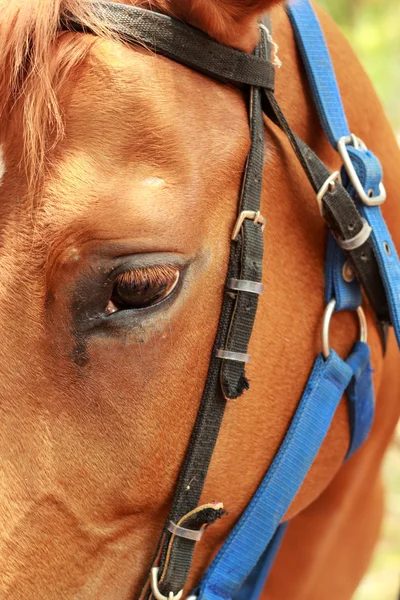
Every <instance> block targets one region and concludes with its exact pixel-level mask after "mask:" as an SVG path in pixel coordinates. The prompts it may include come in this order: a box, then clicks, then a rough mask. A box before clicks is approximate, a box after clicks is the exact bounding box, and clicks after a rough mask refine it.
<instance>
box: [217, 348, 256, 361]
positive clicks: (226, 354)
mask: <svg viewBox="0 0 400 600" xmlns="http://www.w3.org/2000/svg"><path fill="white" fill-rule="evenodd" d="M215 356H217V357H218V358H223V359H224V360H233V361H236V362H242V363H249V362H250V354H242V353H241V352H230V351H229V350H217V351H216V353H215Z"/></svg>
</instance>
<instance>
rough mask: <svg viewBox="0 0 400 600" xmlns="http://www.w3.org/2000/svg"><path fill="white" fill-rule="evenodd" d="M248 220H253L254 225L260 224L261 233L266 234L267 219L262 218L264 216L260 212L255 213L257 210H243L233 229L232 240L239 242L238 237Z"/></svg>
mask: <svg viewBox="0 0 400 600" xmlns="http://www.w3.org/2000/svg"><path fill="white" fill-rule="evenodd" d="M246 219H251V220H252V221H254V223H259V224H260V225H261V231H262V232H263V233H264V231H265V227H266V224H267V219H266V218H265V217H263V216H262V214H261V213H260V211H259V210H257V211H255V210H243V211H242V212H241V213H240V215H239V218H238V220H237V221H236V225H235V227H234V229H233V233H232V240H233V241H235V240H237V237H238V235H239V233H240V230H241V229H242V225H243V223H244V222H245V220H246Z"/></svg>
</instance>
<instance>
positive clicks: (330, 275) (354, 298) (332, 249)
mask: <svg viewBox="0 0 400 600" xmlns="http://www.w3.org/2000/svg"><path fill="white" fill-rule="evenodd" d="M351 276H352V271H351V269H349V264H348V262H347V258H346V255H345V254H344V252H343V251H342V250H341V249H340V248H339V246H338V244H337V243H336V241H335V239H334V237H333V236H332V235H331V234H330V235H329V236H328V244H327V251H326V259H325V303H326V304H329V302H330V301H331V300H332V299H335V300H336V308H335V310H336V311H341V310H357V308H358V307H359V306H361V301H362V296H361V288H360V285H359V283H358V281H357V279H356V277H355V275H353V278H352V279H351ZM345 277H347V278H348V280H347V281H346V279H345Z"/></svg>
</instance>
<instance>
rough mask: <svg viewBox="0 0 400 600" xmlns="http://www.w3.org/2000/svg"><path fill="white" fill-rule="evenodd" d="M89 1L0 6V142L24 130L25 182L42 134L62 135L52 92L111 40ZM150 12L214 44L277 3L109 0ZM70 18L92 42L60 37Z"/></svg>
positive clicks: (39, 162)
mask: <svg viewBox="0 0 400 600" xmlns="http://www.w3.org/2000/svg"><path fill="white" fill-rule="evenodd" d="M95 1H96V0H23V1H22V2H18V1H17V0H0V119H1V123H2V132H1V134H0V135H1V138H0V142H4V141H7V136H9V137H13V133H12V132H13V131H15V127H18V128H19V129H20V130H21V131H22V132H23V151H22V152H21V163H23V165H24V167H25V171H26V173H27V175H28V179H29V181H30V183H33V180H34V179H35V178H37V177H38V176H39V174H41V173H42V172H43V167H44V164H45V156H46V152H47V150H48V140H49V134H50V132H51V134H52V135H51V139H52V144H53V145H55V144H56V143H57V142H58V141H60V139H61V138H62V136H63V118H62V114H61V111H60V107H59V103H58V100H57V92H58V90H59V88H60V86H61V84H62V83H63V82H64V81H65V80H66V79H67V78H68V75H69V74H70V73H71V71H72V70H73V69H74V68H75V67H77V66H78V65H79V64H80V63H81V62H82V61H83V60H84V58H85V56H86V55H87V53H88V51H89V50H90V49H91V48H92V47H93V45H94V44H95V43H96V41H97V40H98V39H99V38H101V37H102V38H104V37H108V38H112V37H113V35H112V33H111V32H110V31H108V30H107V28H106V27H105V26H104V25H103V24H101V23H100V22H99V21H97V20H96V18H95V17H94V15H93V11H92V10H91V7H92V5H93V3H94V2H95ZM114 1H117V2H120V1H125V3H127V4H132V5H135V6H140V7H143V8H148V9H152V8H153V9H157V10H160V11H162V12H164V13H166V14H171V15H172V16H176V17H177V18H182V19H184V20H188V21H189V22H193V23H194V24H197V25H198V24H199V23H201V24H203V26H204V29H206V30H207V31H208V33H210V34H211V35H213V36H214V37H216V38H217V39H218V38H219V39H220V38H221V37H222V38H223V35H224V32H226V31H227V30H228V28H230V29H232V28H233V30H234V32H235V24H236V26H237V25H238V23H239V22H240V21H241V20H242V19H245V18H246V17H247V18H249V17H250V16H252V17H253V18H254V14H255V13H257V12H258V13H260V12H262V11H263V10H265V9H266V8H268V7H269V6H270V5H272V4H274V3H276V1H277V0H114ZM66 13H70V14H71V13H72V14H73V15H75V16H76V17H77V18H78V19H79V21H80V22H81V23H83V24H84V25H86V26H87V27H88V28H90V29H91V30H92V31H93V32H94V33H95V34H96V35H95V36H88V35H85V36H82V35H75V34H73V33H69V32H62V31H60V27H59V25H60V19H61V18H62V17H63V15H65V14H66Z"/></svg>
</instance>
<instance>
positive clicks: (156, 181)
mask: <svg viewBox="0 0 400 600" xmlns="http://www.w3.org/2000/svg"><path fill="white" fill-rule="evenodd" d="M164 185H167V182H166V181H165V179H161V177H146V179H143V181H142V186H143V187H161V186H164Z"/></svg>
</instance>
